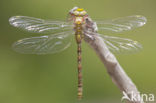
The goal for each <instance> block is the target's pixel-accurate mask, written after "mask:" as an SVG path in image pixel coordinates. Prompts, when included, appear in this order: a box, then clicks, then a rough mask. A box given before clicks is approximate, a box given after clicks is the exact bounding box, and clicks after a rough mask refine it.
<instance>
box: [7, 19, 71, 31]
mask: <svg viewBox="0 0 156 103" xmlns="http://www.w3.org/2000/svg"><path fill="white" fill-rule="evenodd" d="M9 22H10V24H11V25H12V26H14V27H17V28H20V29H23V30H26V31H29V32H35V33H46V34H47V33H56V32H60V31H68V30H72V24H71V23H67V22H63V21H46V20H43V19H38V18H33V17H28V16H13V17H11V18H10V19H9Z"/></svg>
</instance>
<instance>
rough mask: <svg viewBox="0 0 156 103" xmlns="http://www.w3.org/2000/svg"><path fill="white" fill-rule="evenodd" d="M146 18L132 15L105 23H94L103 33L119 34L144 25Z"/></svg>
mask: <svg viewBox="0 0 156 103" xmlns="http://www.w3.org/2000/svg"><path fill="white" fill-rule="evenodd" d="M146 21H147V19H146V17H144V16H141V15H133V16H127V17H122V18H117V19H113V20H107V21H102V20H101V21H95V22H96V23H97V26H98V29H99V30H102V31H104V32H105V33H120V32H123V31H128V30H132V29H134V28H137V27H141V26H143V25H144V24H146Z"/></svg>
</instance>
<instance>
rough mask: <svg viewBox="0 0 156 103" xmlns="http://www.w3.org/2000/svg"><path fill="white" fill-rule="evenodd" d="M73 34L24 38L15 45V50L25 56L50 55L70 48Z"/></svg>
mask: <svg viewBox="0 0 156 103" xmlns="http://www.w3.org/2000/svg"><path fill="white" fill-rule="evenodd" d="M71 37H72V33H71V32H62V33H57V34H53V35H46V36H39V37H31V38H24V39H21V40H18V41H17V42H15V43H14V44H13V49H14V50H15V51H17V52H20V53H25V54H49V53H56V52H60V51H63V50H65V49H66V48H68V47H69V46H70V42H71Z"/></svg>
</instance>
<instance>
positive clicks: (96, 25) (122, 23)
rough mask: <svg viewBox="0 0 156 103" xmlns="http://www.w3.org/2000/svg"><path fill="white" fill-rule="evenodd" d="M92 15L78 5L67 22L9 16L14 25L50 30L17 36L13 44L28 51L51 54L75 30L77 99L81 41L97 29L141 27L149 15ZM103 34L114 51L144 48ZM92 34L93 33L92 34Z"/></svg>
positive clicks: (64, 45) (66, 44)
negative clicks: (94, 18) (100, 18)
mask: <svg viewBox="0 0 156 103" xmlns="http://www.w3.org/2000/svg"><path fill="white" fill-rule="evenodd" d="M90 20H91V18H90V17H89V16H88V14H87V12H86V11H85V10H84V9H82V8H78V7H74V8H73V9H71V10H70V11H69V18H68V22H63V21H46V20H42V19H37V18H33V17H27V16H14V17H11V18H10V19H9V22H10V24H11V25H12V26H14V27H18V28H21V29H24V30H26V31H29V32H34V33H42V34H50V35H44V36H38V37H30V38H24V39H21V40H18V41H17V42H15V43H14V44H13V48H14V50H15V51H17V52H20V53H26V54H49V53H56V52H60V51H63V50H65V49H66V48H68V47H69V46H70V40H71V37H72V35H73V34H74V33H75V38H76V42H77V45H78V47H77V53H78V57H77V60H78V99H81V98H82V91H83V90H82V85H83V84H82V66H81V42H82V40H83V38H84V36H85V35H90V34H89V33H97V31H98V30H101V31H103V32H104V33H120V32H123V31H127V30H131V29H134V28H137V27H141V26H143V25H144V24H145V23H146V18H145V17H143V16H140V15H134V16H128V17H123V18H117V19H113V20H107V21H94V22H89V21H90ZM98 35H99V36H100V37H101V38H103V40H104V42H105V43H106V44H107V47H108V49H109V50H110V51H112V52H118V53H124V52H133V51H138V50H139V49H140V48H142V46H141V44H139V43H138V42H136V41H133V40H130V39H126V38H119V37H113V36H106V35H101V34H98ZM90 36H92V35H90Z"/></svg>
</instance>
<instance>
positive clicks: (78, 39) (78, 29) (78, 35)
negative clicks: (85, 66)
mask: <svg viewBox="0 0 156 103" xmlns="http://www.w3.org/2000/svg"><path fill="white" fill-rule="evenodd" d="M82 35H83V34H82V25H81V24H77V25H76V26H75V38H76V42H77V54H78V57H77V62H78V99H79V100H81V99H82V94H83V93H82V92H83V87H82V86H83V83H82V65H81V52H82V51H81V41H82Z"/></svg>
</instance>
